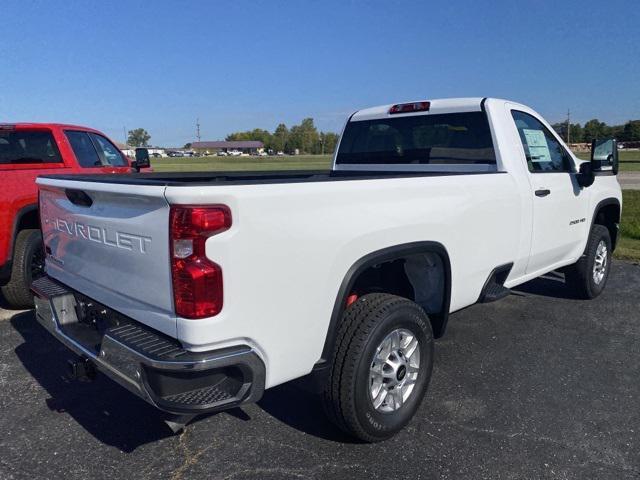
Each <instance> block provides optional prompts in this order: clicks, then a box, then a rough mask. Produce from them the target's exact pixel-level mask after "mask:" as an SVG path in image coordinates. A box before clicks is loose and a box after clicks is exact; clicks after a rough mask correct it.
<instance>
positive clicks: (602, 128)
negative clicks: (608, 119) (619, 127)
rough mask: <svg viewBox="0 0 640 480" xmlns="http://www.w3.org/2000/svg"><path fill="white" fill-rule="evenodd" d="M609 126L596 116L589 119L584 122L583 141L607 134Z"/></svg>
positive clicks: (589, 140)
mask: <svg viewBox="0 0 640 480" xmlns="http://www.w3.org/2000/svg"><path fill="white" fill-rule="evenodd" d="M609 130H610V128H609V127H608V126H607V124H606V123H604V122H601V121H600V120H598V119H597V118H594V119H593V120H589V121H588V122H587V123H585V124H584V141H585V142H591V141H592V140H593V139H594V138H602V137H605V136H607V133H609Z"/></svg>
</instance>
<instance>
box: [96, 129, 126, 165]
mask: <svg viewBox="0 0 640 480" xmlns="http://www.w3.org/2000/svg"><path fill="white" fill-rule="evenodd" d="M89 135H90V136H91V138H92V139H93V143H94V144H95V146H96V149H97V150H98V154H99V155H100V157H101V158H102V161H103V162H104V164H105V165H111V166H113V167H128V166H129V162H127V160H125V158H124V155H122V152H121V151H120V150H119V149H118V147H116V146H115V145H114V144H113V143H111V142H110V141H109V140H107V139H106V138H104V137H103V136H101V135H96V134H95V133H90V134H89Z"/></svg>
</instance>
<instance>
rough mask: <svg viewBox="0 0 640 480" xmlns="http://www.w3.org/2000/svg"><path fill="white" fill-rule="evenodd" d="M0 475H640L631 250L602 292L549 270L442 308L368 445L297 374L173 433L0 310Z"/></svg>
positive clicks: (636, 278)
mask: <svg viewBox="0 0 640 480" xmlns="http://www.w3.org/2000/svg"><path fill="white" fill-rule="evenodd" d="M0 318H4V320H3V321H0V339H1V340H0V342H1V343H0V411H1V412H2V415H0V432H1V433H2V434H1V435H0V478H2V479H14V478H15V479H22V478H25V479H27V478H28V479H39V478H52V479H53V478H65V479H83V480H84V479H87V478H132V479H134V478H135V479H159V478H167V479H205V478H206V479H237V480H241V479H254V478H259V479H300V478H312V479H360V478H363V479H364V478H366V479H376V478H398V479H414V478H422V479H432V478H433V479H436V478H440V479H482V478H490V479H502V478H508V479H516V478H517V479H537V478H558V479H591V478H593V479H596V478H597V479H632V478H633V479H638V478H640V266H637V265H633V264H631V263H623V262H620V261H618V262H616V263H615V264H614V266H613V269H612V272H611V277H610V280H609V285H608V286H607V289H606V290H605V292H604V293H603V295H602V296H600V297H599V298H597V299H595V300H592V301H583V300H577V299H574V298H572V297H571V295H570V294H569V293H568V292H567V290H566V289H565V288H564V284H563V282H562V279H561V277H559V276H557V275H555V274H552V275H550V276H547V277H545V278H541V279H537V280H535V281H532V282H530V283H528V284H526V285H523V286H522V287H520V288H518V289H517V290H515V291H514V292H513V293H512V295H510V296H509V297H507V298H505V299H503V300H501V301H499V302H496V303H493V304H484V305H474V306H472V307H470V308H467V309H465V310H463V311H461V312H458V313H456V314H454V315H452V317H451V319H450V323H449V330H448V333H447V334H446V336H445V337H444V338H443V339H441V340H438V341H437V343H436V367H435V369H434V373H433V379H432V382H431V386H430V388H429V392H428V394H427V397H426V398H425V400H424V402H423V405H422V408H421V409H420V410H419V412H418V414H417V416H416V418H415V419H414V420H413V421H412V423H411V424H410V425H409V427H408V428H407V429H406V430H404V431H403V432H401V433H400V434H399V435H397V436H396V437H394V438H393V439H391V440H389V441H387V442H384V443H379V444H375V445H369V444H362V443H357V442H354V441H352V440H351V439H349V438H346V437H345V436H343V435H342V434H341V433H340V432H339V431H337V430H336V429H335V428H333V427H332V426H331V424H329V423H328V422H327V421H326V420H325V418H324V417H323V415H322V413H321V409H320V406H319V404H318V402H317V400H316V399H315V397H313V396H311V395H309V394H307V393H305V392H304V391H302V390H300V389H299V388H297V387H296V386H294V385H290V384H288V385H282V386H280V387H277V388H274V389H272V390H269V391H267V392H266V393H265V396H264V397H263V399H262V400H261V401H260V402H259V403H258V404H256V405H250V406H246V407H243V408H241V409H239V408H237V409H234V410H231V411H228V412H223V413H219V414H215V415H210V416H208V417H206V418H202V419H200V420H198V421H196V422H195V423H193V424H191V425H189V426H188V427H187V429H186V431H185V432H184V433H182V434H181V435H175V436H173V435H170V432H169V430H168V429H167V428H166V427H165V425H164V424H163V422H162V419H161V415H160V414H159V412H157V411H156V410H155V409H153V408H152V407H150V406H149V405H147V404H146V403H144V402H143V401H141V400H138V399H137V398H135V397H133V396H132V395H130V394H129V393H128V392H126V391H125V390H124V389H122V388H121V387H119V386H117V385H115V384H114V383H112V382H111V381H109V380H108V379H106V378H104V377H99V378H98V379H97V380H96V381H95V382H92V383H79V382H76V381H70V380H69V379H68V378H66V376H65V374H66V371H65V363H66V359H67V358H68V357H69V355H68V353H67V351H66V350H65V348H64V347H62V346H61V345H60V344H59V343H58V342H57V341H56V340H54V339H53V338H52V337H51V336H50V335H49V334H48V333H47V332H45V331H44V329H43V328H41V327H40V326H39V325H38V324H36V323H35V320H34V317H33V313H32V312H31V311H28V312H9V311H6V310H4V311H3V310H0Z"/></svg>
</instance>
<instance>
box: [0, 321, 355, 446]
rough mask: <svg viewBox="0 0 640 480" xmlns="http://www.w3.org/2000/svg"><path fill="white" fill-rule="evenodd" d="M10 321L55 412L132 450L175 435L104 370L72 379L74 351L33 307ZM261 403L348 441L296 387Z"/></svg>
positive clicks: (305, 427)
mask: <svg viewBox="0 0 640 480" xmlns="http://www.w3.org/2000/svg"><path fill="white" fill-rule="evenodd" d="M11 325H12V326H13V328H14V329H15V330H16V331H17V332H18V333H20V335H21V336H22V338H23V339H24V342H23V343H21V344H20V345H18V346H17V347H16V348H15V354H16V356H17V357H18V359H19V360H20V361H21V362H22V364H23V365H24V367H25V368H26V370H27V371H28V372H29V374H30V375H31V376H32V377H33V378H34V379H35V380H36V381H37V382H38V383H39V384H40V385H41V386H42V387H43V388H44V389H45V390H46V392H47V394H48V396H49V398H47V399H46V400H45V402H46V404H47V407H48V408H49V409H50V410H51V411H52V412H55V413H58V414H67V415H70V416H71V417H72V418H73V419H74V420H75V421H76V422H77V423H78V424H79V425H80V426H82V427H83V428H84V429H85V430H86V431H87V432H89V433H90V434H91V435H93V436H94V437H95V438H96V439H97V440H99V441H100V442H102V443H104V444H107V445H111V446H113V447H115V448H118V449H119V450H121V451H123V452H127V453H130V452H132V451H134V450H135V449H136V448H138V447H140V446H142V445H145V444H147V443H152V442H156V441H158V440H162V439H165V438H168V437H171V436H173V433H172V432H171V431H170V430H169V428H168V427H167V426H166V424H165V423H164V419H165V416H164V414H163V413H162V412H161V411H159V410H157V409H156V408H154V407H153V406H151V405H149V404H147V403H146V402H145V401H143V400H141V399H139V398H138V397H136V396H135V395H132V394H131V393H130V392H128V391H127V390H126V389H124V388H123V387H121V386H119V385H118V384H116V383H114V382H112V381H111V380H110V379H108V378H107V377H105V376H104V375H100V374H99V375H98V376H97V377H96V379H95V380H94V381H92V382H79V381H77V380H73V379H71V378H70V377H69V375H68V372H67V369H68V367H67V360H68V359H70V358H72V357H73V354H72V353H70V352H69V351H68V350H67V349H66V348H65V347H64V346H63V345H62V344H60V343H59V342H58V341H57V340H55V339H54V338H52V337H51V335H50V334H49V333H48V332H47V331H46V330H45V329H44V328H43V327H41V326H40V324H38V323H37V322H36V320H35V317H34V313H33V311H32V310H30V311H23V312H19V313H16V314H15V315H14V316H13V317H12V318H11ZM258 405H259V407H260V408H261V409H262V410H264V411H265V412H266V413H267V414H269V415H271V416H273V417H274V418H277V419H278V420H280V421H282V422H283V423H286V424H288V425H290V426H291V427H293V428H296V429H299V430H302V431H305V432H308V433H310V434H312V435H315V436H319V437H323V438H327V439H331V440H338V441H348V439H347V438H346V437H344V436H343V435H342V434H341V433H340V432H339V431H338V430H337V429H336V428H335V427H333V425H332V424H330V423H329V422H328V420H326V419H325V416H324V415H323V413H322V408H321V405H320V403H319V402H318V400H317V398H316V397H315V396H314V395H311V394H309V393H307V392H305V391H303V390H301V389H299V388H298V387H296V386H295V385H292V384H286V385H282V386H279V387H276V388H274V389H271V390H268V391H267V392H266V393H265V395H264V397H263V398H262V400H260V402H259V404H258ZM223 413H224V414H228V415H232V416H234V417H236V418H238V419H240V420H250V419H251V417H250V416H249V415H248V414H247V413H245V411H244V410H243V409H241V408H235V409H231V410H227V411H225V412H223ZM212 415H218V414H216V413H214V414H210V415H205V416H201V417H198V418H197V419H195V420H194V422H193V423H197V422H198V421H201V420H204V419H206V418H207V417H210V416H212ZM187 428H188V427H187Z"/></svg>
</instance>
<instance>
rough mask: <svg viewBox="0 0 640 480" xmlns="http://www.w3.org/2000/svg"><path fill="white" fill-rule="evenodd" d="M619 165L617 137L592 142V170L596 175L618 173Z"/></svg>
mask: <svg viewBox="0 0 640 480" xmlns="http://www.w3.org/2000/svg"><path fill="white" fill-rule="evenodd" d="M618 166H619V165H618V142H617V141H616V139H615V138H604V139H595V140H593V142H591V171H592V172H593V173H594V174H595V175H598V174H600V175H603V174H604V175H606V174H609V175H617V174H618Z"/></svg>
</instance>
